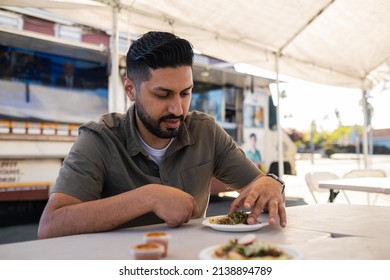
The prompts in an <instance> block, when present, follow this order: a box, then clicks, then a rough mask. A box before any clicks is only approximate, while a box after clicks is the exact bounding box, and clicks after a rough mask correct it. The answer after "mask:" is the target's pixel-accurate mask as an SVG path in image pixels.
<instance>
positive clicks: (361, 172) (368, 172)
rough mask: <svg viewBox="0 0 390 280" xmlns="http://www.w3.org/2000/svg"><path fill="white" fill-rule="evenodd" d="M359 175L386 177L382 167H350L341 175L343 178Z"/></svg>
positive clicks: (358, 176) (357, 176) (359, 176)
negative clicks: (349, 169) (350, 168)
mask: <svg viewBox="0 0 390 280" xmlns="http://www.w3.org/2000/svg"><path fill="white" fill-rule="evenodd" d="M361 177H386V172H385V171H384V170H382V169H352V170H351V171H348V172H347V173H345V174H344V176H343V178H361Z"/></svg>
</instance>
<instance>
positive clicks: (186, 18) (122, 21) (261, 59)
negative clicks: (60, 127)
mask: <svg viewBox="0 0 390 280" xmlns="http://www.w3.org/2000/svg"><path fill="white" fill-rule="evenodd" d="M0 6H7V7H8V8H9V7H23V8H39V9H43V10H44V11H47V12H50V13H54V14H56V15H58V17H60V18H62V19H64V20H69V21H71V22H75V23H79V24H85V25H89V26H93V27H96V28H99V29H103V30H110V31H112V32H113V34H114V36H113V38H114V42H117V41H116V40H115V38H118V32H124V33H128V34H142V33H145V32H147V31H149V30H162V31H170V32H173V33H175V34H177V35H179V36H182V37H184V38H186V39H188V40H190V41H191V42H192V43H193V45H194V47H195V48H196V49H197V50H199V51H200V52H202V53H203V54H206V55H209V56H213V57H216V58H219V59H222V60H225V61H228V62H231V63H247V64H251V65H255V66H258V67H260V68H262V69H266V70H271V71H274V72H276V73H280V74H283V75H288V76H291V77H295V78H300V79H304V80H308V81H312V82H317V83H321V84H327V85H333V86H341V87H351V88H359V89H361V90H362V93H363V100H364V102H363V104H366V91H367V90H368V89H370V88H371V87H372V86H373V85H375V83H376V82H377V81H378V79H379V78H377V77H376V76H375V75H374V72H373V71H374V70H375V69H377V68H378V67H379V66H381V65H383V64H384V63H386V62H387V61H388V60H389V58H390V17H389V14H390V1H388V0H372V1H367V0H316V1H310V3H309V2H308V1H306V0H295V1H289V0H263V1H259V0H246V1H235V0H224V1H222V0H188V1H180V0H95V1H94V0H34V1H30V0H0ZM113 46H114V48H113V50H112V53H113V55H114V56H113V57H116V53H117V52H116V51H117V49H116V47H115V46H116V44H115V43H114V44H113ZM117 71H118V64H117V61H116V60H115V59H114V60H113V71H112V74H113V75H114V77H115V76H117V75H118V72H117ZM275 78H276V79H277V80H278V75H276V76H275ZM113 92H114V93H115V92H116V91H115V90H114V91H113ZM120 99H121V98H118V97H115V98H114V99H113V100H114V101H112V102H111V104H112V105H111V107H110V109H111V110H117V109H118V108H120V106H121V105H120V104H119V103H118V100H120ZM335 102H337V101H335ZM363 107H364V110H365V124H367V117H366V116H367V113H366V109H367V108H366V106H363ZM278 119H280V118H278ZM279 127H280V126H279ZM365 127H366V126H365ZM364 135H365V137H364V139H363V146H364V154H365V155H366V157H365V158H366V160H365V166H367V153H368V144H367V142H368V141H367V133H364ZM280 139H281V137H280ZM279 148H280V151H282V143H281V141H279ZM280 155H282V153H280ZM280 157H281V156H280ZM280 162H281V160H280ZM279 170H281V171H282V170H283V167H282V164H281V163H280V165H279Z"/></svg>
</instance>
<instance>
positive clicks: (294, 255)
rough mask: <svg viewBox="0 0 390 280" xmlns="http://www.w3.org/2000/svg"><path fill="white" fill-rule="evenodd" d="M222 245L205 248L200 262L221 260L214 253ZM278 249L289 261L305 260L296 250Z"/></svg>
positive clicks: (281, 247) (283, 247) (200, 256)
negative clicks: (284, 253)
mask: <svg viewBox="0 0 390 280" xmlns="http://www.w3.org/2000/svg"><path fill="white" fill-rule="evenodd" d="M219 246H220V245H214V246H210V247H207V248H204V249H203V250H202V251H200V253H199V255H198V257H199V259H200V260H221V259H220V258H218V257H216V256H215V255H214V251H215V249H217V248H218V247H219ZM276 246H277V247H279V248H280V249H282V250H283V251H284V252H286V254H287V255H288V256H289V258H288V259H289V260H301V259H303V255H302V253H300V252H298V251H296V250H294V249H291V248H288V247H285V246H281V245H276Z"/></svg>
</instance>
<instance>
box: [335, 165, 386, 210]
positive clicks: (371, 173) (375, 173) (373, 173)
mask: <svg viewBox="0 0 390 280" xmlns="http://www.w3.org/2000/svg"><path fill="white" fill-rule="evenodd" d="M363 177H386V172H385V171H384V170H382V169H352V170H350V171H348V172H347V173H345V174H344V176H343V178H363ZM378 196H379V193H377V194H376V196H375V198H374V201H373V203H372V204H375V202H376V200H377V199H378ZM367 203H368V204H370V193H367Z"/></svg>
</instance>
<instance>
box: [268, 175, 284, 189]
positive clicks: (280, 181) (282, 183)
mask: <svg viewBox="0 0 390 280" xmlns="http://www.w3.org/2000/svg"><path fill="white" fill-rule="evenodd" d="M267 176H268V177H271V178H273V179H274V180H276V181H278V182H279V183H280V184H281V185H282V193H284V188H285V187H286V185H285V184H284V182H283V181H282V179H280V178H279V177H278V176H276V175H275V174H273V173H268V174H267Z"/></svg>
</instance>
